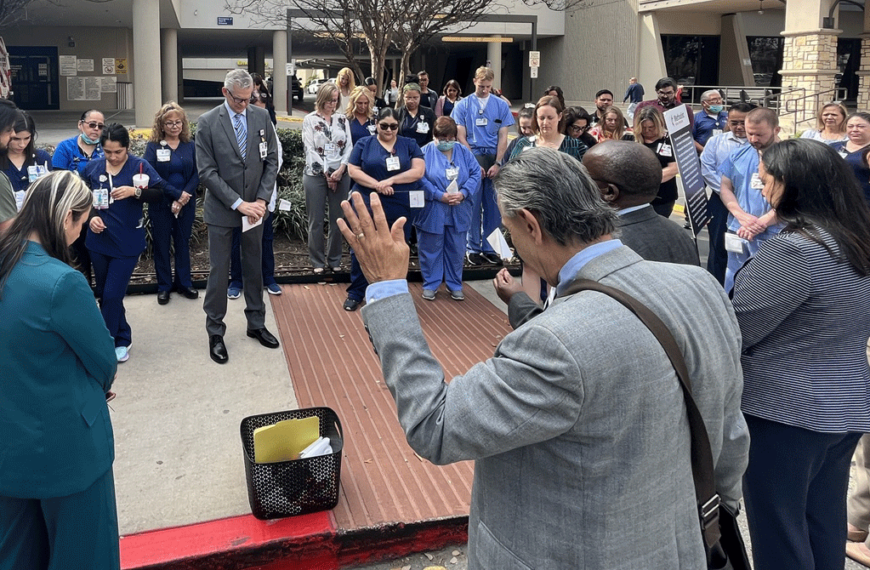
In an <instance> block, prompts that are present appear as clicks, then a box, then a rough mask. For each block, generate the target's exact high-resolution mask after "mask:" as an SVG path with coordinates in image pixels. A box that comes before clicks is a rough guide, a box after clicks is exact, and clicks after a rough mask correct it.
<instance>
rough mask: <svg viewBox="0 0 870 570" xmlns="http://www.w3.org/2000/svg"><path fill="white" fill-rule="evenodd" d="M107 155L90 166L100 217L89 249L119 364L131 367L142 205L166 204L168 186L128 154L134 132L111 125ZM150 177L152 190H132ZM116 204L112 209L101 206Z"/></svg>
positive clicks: (91, 227) (88, 177)
mask: <svg viewBox="0 0 870 570" xmlns="http://www.w3.org/2000/svg"><path fill="white" fill-rule="evenodd" d="M100 144H101V145H102V147H103V152H104V153H105V156H104V157H103V158H100V159H98V160H94V161H91V163H90V164H88V167H87V168H86V169H85V173H84V179H85V181H86V182H87V183H88V185H89V186H90V187H91V190H92V191H93V193H94V204H95V206H94V207H95V209H96V213H95V214H94V215H93V216H92V217H91V219H90V222H89V223H88V236H87V238H86V239H85V245H87V247H88V251H89V252H90V254H91V261H92V262H93V264H94V277H95V279H96V282H97V287H96V293H97V297H98V298H99V299H100V312H101V313H102V314H103V320H104V321H105V322H106V328H108V329H109V334H111V335H112V338H114V339H115V355H116V356H117V358H118V362H126V361H127V359H128V358H129V354H128V351H129V350H130V345H131V344H132V335H131V331H130V325H129V324H127V319H126V316H125V311H124V295H125V294H126V293H127V285H128V284H129V283H130V276H131V275H133V269H134V268H135V267H136V263H137V262H138V261H139V254H140V253H142V252H143V251H144V250H145V221H144V218H143V213H142V203H143V202H159V201H161V200H163V191H164V188H165V187H166V182H165V181H164V180H163V178H161V177H160V175H159V174H157V171H155V170H154V169H153V168H152V167H151V165H150V164H148V163H147V162H146V161H145V160H143V159H141V158H139V157H138V156H132V155H130V154H128V153H127V149H128V148H129V146H130V133H128V132H127V129H125V128H124V127H123V126H122V125H119V124H111V125H106V128H105V129H104V130H103V135H102V136H101V137H100ZM140 172H141V173H142V174H147V175H148V178H149V180H148V188H145V189H141V190H140V189H138V188H134V187H133V176H135V175H136V174H139V173H140ZM100 202H102V203H103V204H105V203H106V202H111V203H109V204H108V207H102V206H103V204H100Z"/></svg>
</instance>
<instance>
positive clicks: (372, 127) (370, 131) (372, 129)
mask: <svg viewBox="0 0 870 570" xmlns="http://www.w3.org/2000/svg"><path fill="white" fill-rule="evenodd" d="M366 128H367V129H368V131H369V134H370V135H373V134H375V131H377V129H378V128H377V127H376V126H375V125H369V126H367V127H366Z"/></svg>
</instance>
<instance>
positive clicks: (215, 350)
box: [208, 334, 230, 364]
mask: <svg viewBox="0 0 870 570" xmlns="http://www.w3.org/2000/svg"><path fill="white" fill-rule="evenodd" d="M208 355H209V356H211V359H212V360H214V361H215V362H217V363H218V364H226V363H227V360H229V359H230V355H229V354H227V345H225V344H224V337H222V336H221V335H219V334H213V335H211V336H210V337H208Z"/></svg>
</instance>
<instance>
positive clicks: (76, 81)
mask: <svg viewBox="0 0 870 570" xmlns="http://www.w3.org/2000/svg"><path fill="white" fill-rule="evenodd" d="M102 79H103V78H102V77H67V78H66V100H67V101H99V100H100V99H101V98H102V96H101V95H100V91H101V84H102Z"/></svg>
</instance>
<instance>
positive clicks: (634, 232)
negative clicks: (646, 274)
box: [614, 206, 701, 265]
mask: <svg viewBox="0 0 870 570" xmlns="http://www.w3.org/2000/svg"><path fill="white" fill-rule="evenodd" d="M617 227H618V228H619V233H618V234H614V236H615V237H618V238H619V240H620V241H621V242H622V243H623V244H625V245H627V246H628V247H630V248H631V249H633V250H634V251H635V252H636V253H637V254H638V255H640V256H641V257H642V258H644V259H646V260H647V261H664V262H667V263H682V264H685V265H700V264H701V260H700V259H699V258H698V248H696V247H695V242H694V241H692V238H691V237H689V232H688V231H687V230H685V229H683V228H681V227H680V226H679V225H677V224H676V223H674V222H672V221H671V220H669V219H667V218H665V217H663V216H660V215H658V214H656V211H655V210H653V209H652V207H651V206H647V207H646V208H641V209H640V210H635V211H633V212H629V213H627V214H620V216H619V221H618V223H617Z"/></svg>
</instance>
